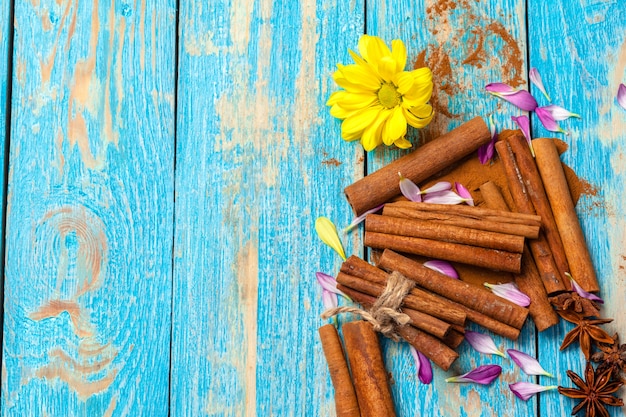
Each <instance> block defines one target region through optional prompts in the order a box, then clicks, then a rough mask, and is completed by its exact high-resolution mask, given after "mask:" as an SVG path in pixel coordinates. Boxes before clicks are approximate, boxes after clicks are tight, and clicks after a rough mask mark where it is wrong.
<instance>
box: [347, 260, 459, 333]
mask: <svg viewBox="0 0 626 417" xmlns="http://www.w3.org/2000/svg"><path fill="white" fill-rule="evenodd" d="M340 272H342V273H344V274H346V275H349V276H353V277H356V278H361V279H362V280H365V281H368V282H369V283H370V284H371V283H375V284H377V285H378V286H379V288H380V287H383V288H384V287H385V286H386V285H387V275H388V274H387V273H386V272H385V271H383V270H382V269H380V268H378V267H376V266H374V265H372V264H370V263H368V262H366V261H364V260H363V259H361V258H359V257H358V256H354V255H352V256H350V257H349V258H348V259H346V260H345V261H344V262H343V263H342V264H341V269H340ZM346 285H347V286H348V287H351V288H354V289H356V290H357V291H361V292H364V293H367V294H369V295H373V296H376V297H378V296H379V295H380V294H372V293H370V292H367V291H365V290H360V289H359V288H358V287H352V286H351V285H349V284H346ZM404 301H405V303H404V305H405V306H406V307H409V308H412V309H413V310H417V311H421V312H422V313H426V314H429V315H431V316H433V317H437V318H438V319H440V320H443V321H446V322H448V323H450V324H453V325H455V326H459V327H460V328H463V326H465V318H466V314H465V312H464V311H463V309H462V308H460V306H459V305H456V304H455V303H453V302H451V301H450V300H447V299H445V298H443V297H440V296H438V295H436V294H433V293H430V292H428V291H424V290H423V289H421V288H412V289H411V291H410V292H409V295H407V296H406V297H405V299H404Z"/></svg>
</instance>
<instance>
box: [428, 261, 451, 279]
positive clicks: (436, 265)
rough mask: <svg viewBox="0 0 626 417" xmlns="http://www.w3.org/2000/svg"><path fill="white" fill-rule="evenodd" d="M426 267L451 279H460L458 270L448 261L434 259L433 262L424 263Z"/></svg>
mask: <svg viewBox="0 0 626 417" xmlns="http://www.w3.org/2000/svg"><path fill="white" fill-rule="evenodd" d="M424 266H425V267H426V268H430V269H432V270H433V271H437V272H439V273H440V274H443V275H446V276H448V277H450V278H454V279H459V274H458V273H457V272H456V269H454V267H453V266H452V265H450V263H448V262H446V261H440V260H437V259H434V260H432V261H427V262H424Z"/></svg>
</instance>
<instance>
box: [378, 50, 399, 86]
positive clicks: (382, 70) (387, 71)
mask: <svg viewBox="0 0 626 417" xmlns="http://www.w3.org/2000/svg"><path fill="white" fill-rule="evenodd" d="M378 73H379V74H380V76H381V77H382V78H383V80H385V81H386V82H391V80H392V79H393V76H394V75H395V73H396V61H394V60H393V58H391V57H388V56H385V57H382V58H381V60H380V61H378Z"/></svg>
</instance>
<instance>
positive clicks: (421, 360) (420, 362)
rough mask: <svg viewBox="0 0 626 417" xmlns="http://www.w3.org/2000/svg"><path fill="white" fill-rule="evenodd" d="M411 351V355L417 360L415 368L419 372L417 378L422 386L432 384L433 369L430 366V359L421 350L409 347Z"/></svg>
mask: <svg viewBox="0 0 626 417" xmlns="http://www.w3.org/2000/svg"><path fill="white" fill-rule="evenodd" d="M409 348H410V349H411V355H413V360H415V368H416V370H417V376H418V378H419V380H420V382H421V383H422V384H430V383H431V382H432V380H433V367H432V365H431V364H430V361H429V360H428V358H427V357H426V356H425V355H424V354H423V353H422V352H420V351H419V350H417V349H415V348H414V347H413V346H411V345H409Z"/></svg>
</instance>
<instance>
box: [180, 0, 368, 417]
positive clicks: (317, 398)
mask: <svg viewBox="0 0 626 417" xmlns="http://www.w3.org/2000/svg"><path fill="white" fill-rule="evenodd" d="M181 6H182V8H181V10H180V27H181V39H180V70H179V88H178V94H179V95H178V117H177V123H178V135H177V138H178V139H177V165H176V166H177V176H176V178H177V179H176V190H177V191H176V192H177V200H176V202H177V208H176V222H175V229H176V232H175V236H176V237H175V275H174V276H175V284H174V332H173V342H174V344H173V347H172V355H173V356H172V396H171V404H172V410H171V414H172V415H176V416H192V415H193V416H195V415H201V414H203V415H204V414H208V415H215V416H217V415H220V416H221V415H224V416H244V415H254V414H255V413H257V414H258V415H280V416H300V415H332V414H333V413H334V411H333V410H334V405H333V397H332V390H331V388H330V380H329V376H328V369H327V367H326V364H325V361H324V358H323V354H322V350H321V346H320V344H319V341H318V336H317V328H318V327H319V326H320V325H322V324H323V322H322V320H321V319H319V314H320V313H321V311H322V303H321V291H320V289H319V288H318V286H317V283H316V282H315V276H314V272H315V271H318V270H324V271H326V272H329V273H334V272H336V271H338V268H339V264H340V259H339V258H338V257H337V256H336V255H334V253H331V250H330V249H329V248H327V247H325V246H323V245H322V243H321V242H319V241H318V239H317V236H316V235H315V231H314V227H313V226H314V221H315V218H316V217H317V216H320V215H326V216H329V217H330V218H331V219H333V220H334V221H335V222H336V223H337V225H338V226H341V225H347V224H348V222H349V221H350V219H351V213H350V210H349V207H348V205H347V203H346V202H345V200H344V199H343V196H342V189H343V187H345V186H346V185H348V184H349V183H351V182H352V181H353V180H354V179H355V178H357V177H359V176H361V175H362V169H363V165H362V163H361V162H360V161H361V159H360V158H361V154H360V151H359V150H358V149H357V148H356V147H354V146H352V144H347V143H345V142H343V141H342V140H341V138H340V133H339V132H340V128H339V123H338V122H337V121H336V120H332V118H331V117H330V115H329V114H328V110H327V109H326V108H325V101H326V99H327V97H328V95H329V94H330V93H331V91H334V89H335V87H334V86H333V85H332V80H331V78H330V75H331V73H332V71H333V70H334V68H335V63H336V62H344V61H346V60H347V59H348V53H347V48H348V47H353V46H354V45H355V44H356V41H357V39H358V36H359V34H360V33H362V30H363V27H362V25H363V23H362V22H363V21H362V15H363V5H362V3H361V2H360V1H352V2H344V1H339V0H337V1H330V2H329V1H315V0H307V1H301V2H273V1H270V0H263V1H254V0H247V1H243V2H242V1H239V2H237V1H228V0H222V1H214V2H209V3H208V5H207V3H206V2H204V1H190V2H183V3H181ZM347 243H350V242H347ZM351 247H354V248H359V245H354V246H352V245H348V247H347V251H348V252H351Z"/></svg>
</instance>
